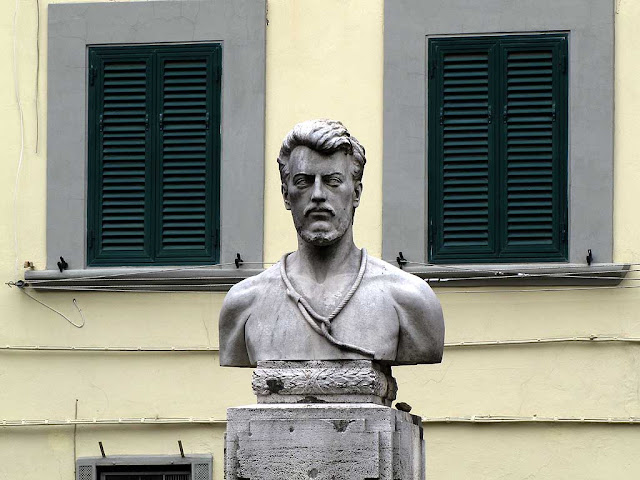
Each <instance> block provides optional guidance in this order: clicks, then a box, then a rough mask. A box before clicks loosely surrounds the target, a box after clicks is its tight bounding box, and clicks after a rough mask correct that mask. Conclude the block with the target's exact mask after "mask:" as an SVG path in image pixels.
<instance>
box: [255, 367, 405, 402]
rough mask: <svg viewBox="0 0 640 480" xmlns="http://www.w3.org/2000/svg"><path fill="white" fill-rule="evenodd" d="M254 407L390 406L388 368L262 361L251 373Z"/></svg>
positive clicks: (394, 386)
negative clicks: (302, 404)
mask: <svg viewBox="0 0 640 480" xmlns="http://www.w3.org/2000/svg"><path fill="white" fill-rule="evenodd" d="M252 387H253V393H255V394H256V396H257V397H258V403H298V402H305V403H312V402H316V403H326V402H329V403H332V402H339V403H354V402H355V403H377V404H379V405H387V406H390V405H391V402H392V401H393V400H395V398H396V391H397V384H396V380H395V378H393V376H392V375H391V368H390V367H385V366H382V365H380V364H378V363H376V362H371V361H369V360H351V361H330V360H324V361H306V362H305V361H300V362H294V361H265V362H258V368H257V369H256V370H255V371H254V373H253V380H252Z"/></svg>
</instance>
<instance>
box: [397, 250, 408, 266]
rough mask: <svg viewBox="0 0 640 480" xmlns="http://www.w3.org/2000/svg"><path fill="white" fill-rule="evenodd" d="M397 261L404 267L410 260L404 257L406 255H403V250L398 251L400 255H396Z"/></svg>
mask: <svg viewBox="0 0 640 480" xmlns="http://www.w3.org/2000/svg"><path fill="white" fill-rule="evenodd" d="M396 262H398V266H399V267H400V268H404V266H405V265H406V264H407V263H409V260H407V259H406V258H404V255H402V252H398V256H397V257H396Z"/></svg>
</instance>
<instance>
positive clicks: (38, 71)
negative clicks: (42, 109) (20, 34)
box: [35, 0, 40, 154]
mask: <svg viewBox="0 0 640 480" xmlns="http://www.w3.org/2000/svg"><path fill="white" fill-rule="evenodd" d="M39 87H40V0H36V102H35V106H36V154H37V153H38V143H40V113H39V101H38V91H39Z"/></svg>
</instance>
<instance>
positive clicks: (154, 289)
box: [25, 279, 640, 295]
mask: <svg viewBox="0 0 640 480" xmlns="http://www.w3.org/2000/svg"><path fill="white" fill-rule="evenodd" d="M147 280H148V279H147ZM234 285H236V284H235V283H206V284H196V285H193V284H174V285H154V284H143V285H127V286H120V287H117V286H116V287H113V286H110V285H81V286H74V285H69V286H66V285H62V286H55V285H51V286H49V285H47V286H45V287H39V288H42V289H43V290H44V289H46V290H51V291H85V292H139V293H184V292H185V291H188V292H190V293H211V291H215V289H216V288H219V289H226V288H227V287H228V288H231V287H232V286H234ZM25 288H33V287H29V285H27V286H26V287H25ZM433 288H434V289H436V293H437V294H438V295H441V294H443V295H444V294H447V295H448V294H477V293H492V294H502V293H539V292H568V291H583V290H584V291H593V290H622V289H634V288H640V285H615V286H608V285H601V286H592V287H555V288H540V287H530V288H526V289H525V288H523V289H503V288H500V289H498V287H489V288H491V289H492V290H471V289H470V290H450V289H449V288H448V287H442V286H438V285H434V286H433ZM205 289H207V290H205Z"/></svg>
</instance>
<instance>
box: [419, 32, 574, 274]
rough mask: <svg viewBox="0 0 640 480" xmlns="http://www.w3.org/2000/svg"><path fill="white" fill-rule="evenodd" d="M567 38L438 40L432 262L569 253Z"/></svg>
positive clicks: (431, 127) (432, 122) (432, 121)
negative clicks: (566, 233)
mask: <svg viewBox="0 0 640 480" xmlns="http://www.w3.org/2000/svg"><path fill="white" fill-rule="evenodd" d="M566 49H567V38H566V36H565V35H555V34H553V35H545V34H540V35H530V36H495V37H467V38H464V37H460V38H455V37H451V38H438V39H430V40H429V50H428V51H429V86H428V88H429V98H428V102H429V105H428V113H429V117H428V144H429V145H428V169H429V177H428V178H429V185H428V191H429V211H428V215H429V222H428V223H429V250H428V251H429V259H430V261H434V262H445V263H449V262H452V263H455V262H468V261H470V262H473V261H514V260H515V261H517V260H525V261H528V260H541V261H554V260H555V261H558V260H565V259H566V257H567V244H566V238H565V235H564V233H563V232H565V231H566V224H567V200H566V188H567V187H566V185H567V184H566V163H567V150H566V140H567V127H566V126H567V115H566V112H567V77H566V74H565V72H564V71H563V70H564V69H563V68H562V65H563V63H562V61H561V60H562V59H564V58H566V53H567V52H566Z"/></svg>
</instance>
